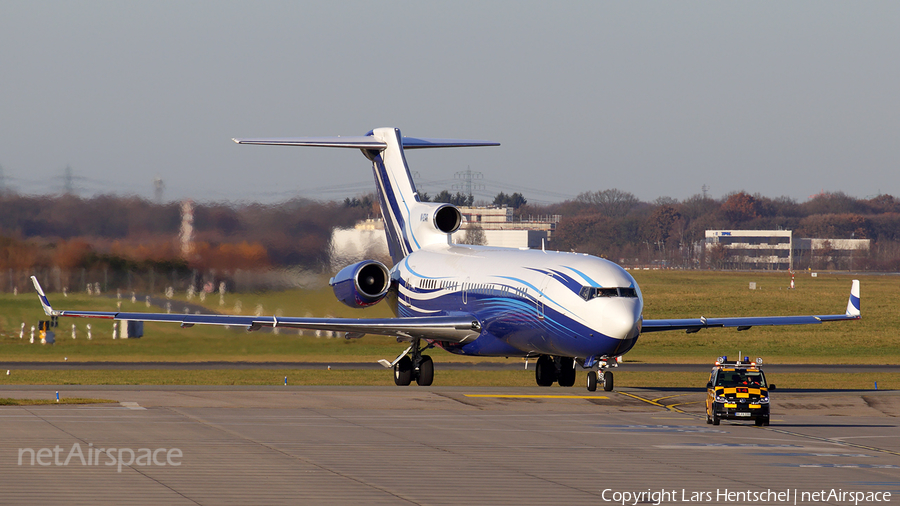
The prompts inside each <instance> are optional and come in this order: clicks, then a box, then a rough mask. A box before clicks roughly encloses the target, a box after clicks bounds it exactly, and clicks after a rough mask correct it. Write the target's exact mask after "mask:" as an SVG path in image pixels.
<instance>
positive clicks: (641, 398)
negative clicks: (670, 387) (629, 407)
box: [617, 392, 686, 414]
mask: <svg viewBox="0 0 900 506" xmlns="http://www.w3.org/2000/svg"><path fill="white" fill-rule="evenodd" d="M617 393H618V394H620V395H625V396H628V397H631V398H632V399H636V400H639V401H643V402H646V403H647V404H652V405H654V406H657V407H660V408H663V409H666V410H669V411H673V412H675V413H682V414H686V413H685V412H684V411H682V410H680V409H678V408H675V407H672V406H666V405H665V404H660V403H658V402H656V401H654V400H651V399H645V398H643V397H641V396H639V395H634V394H630V393H628V392H617ZM673 397H675V396H673Z"/></svg>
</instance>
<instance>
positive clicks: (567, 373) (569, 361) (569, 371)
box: [558, 357, 575, 387]
mask: <svg viewBox="0 0 900 506" xmlns="http://www.w3.org/2000/svg"><path fill="white" fill-rule="evenodd" d="M558 382H559V386H561V387H570V386H572V385H574V384H575V359H574V358H566V357H563V358H561V359H559V380H558Z"/></svg>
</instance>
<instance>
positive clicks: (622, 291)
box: [579, 286, 637, 300]
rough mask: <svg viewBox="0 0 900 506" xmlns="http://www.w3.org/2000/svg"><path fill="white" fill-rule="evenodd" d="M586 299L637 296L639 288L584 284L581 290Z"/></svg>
mask: <svg viewBox="0 0 900 506" xmlns="http://www.w3.org/2000/svg"><path fill="white" fill-rule="evenodd" d="M579 295H581V298H582V299H584V300H591V299H596V298H597V297H629V298H636V297H637V290H635V289H634V288H597V287H593V286H583V287H581V291H580V292H579Z"/></svg>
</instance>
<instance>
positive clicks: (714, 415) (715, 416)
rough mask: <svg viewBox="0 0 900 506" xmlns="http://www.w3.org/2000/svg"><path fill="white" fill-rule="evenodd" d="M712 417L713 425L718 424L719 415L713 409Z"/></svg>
mask: <svg viewBox="0 0 900 506" xmlns="http://www.w3.org/2000/svg"><path fill="white" fill-rule="evenodd" d="M712 418H713V419H712V422H713V425H719V422H720V420H719V415H717V414H716V412H715V411H713V417H712Z"/></svg>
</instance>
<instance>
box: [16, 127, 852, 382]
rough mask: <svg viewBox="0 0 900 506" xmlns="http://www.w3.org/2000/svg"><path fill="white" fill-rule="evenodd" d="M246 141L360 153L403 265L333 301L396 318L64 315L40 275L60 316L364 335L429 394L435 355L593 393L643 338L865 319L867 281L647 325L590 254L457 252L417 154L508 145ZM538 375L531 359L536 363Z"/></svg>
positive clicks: (390, 135) (351, 271) (342, 276)
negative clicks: (422, 179)
mask: <svg viewBox="0 0 900 506" xmlns="http://www.w3.org/2000/svg"><path fill="white" fill-rule="evenodd" d="M233 140H234V142H236V143H238V144H254V145H267V146H317V147H331V148H349V149H359V150H360V151H361V152H362V154H363V155H364V156H365V157H366V158H367V159H368V160H369V161H370V162H371V163H372V170H373V172H374V176H375V185H376V188H377V193H378V198H379V200H380V204H381V213H382V217H383V219H384V223H385V234H386V235H387V240H388V249H389V252H390V256H391V259H392V261H393V266H392V267H391V268H388V267H387V266H386V265H384V264H382V263H381V262H378V261H375V260H364V261H361V262H357V263H355V264H352V265H349V266H347V267H345V268H343V269H341V270H340V271H339V272H338V273H337V274H336V275H335V276H334V277H333V278H331V279H330V281H329V284H330V285H331V287H332V289H333V291H334V294H335V296H336V298H337V299H338V300H340V301H341V302H342V303H344V304H346V305H348V306H350V307H355V308H363V307H369V306H371V305H373V304H377V303H379V302H381V301H386V303H387V304H388V305H389V306H390V308H391V310H392V311H393V313H394V314H395V315H396V317H395V318H296V317H282V316H242V315H210V314H193V315H192V314H161V313H128V312H104V311H71V310H56V309H54V308H53V307H51V305H50V302H49V301H48V299H47V297H46V295H45V294H44V291H43V290H42V289H41V286H40V284H39V283H38V280H37V279H36V278H34V277H32V281H33V283H34V286H35V289H36V290H37V292H38V295H39V298H40V301H41V305H42V306H43V309H44V312H45V313H46V314H47V315H49V316H51V317H60V316H63V317H67V316H68V317H84V318H106V319H113V320H140V321H153V322H173V323H180V324H181V326H182V327H183V328H187V327H192V326H194V325H229V326H243V327H246V329H247V330H248V331H254V330H259V329H260V328H262V327H272V328H296V329H306V330H327V331H337V332H341V333H344V334H345V337H346V338H348V339H352V338H359V337H362V336H363V335H365V334H377V335H387V336H394V337H396V338H397V340H398V342H408V343H409V347H408V348H406V350H404V351H403V352H402V353H400V355H398V356H397V357H396V358H395V359H394V360H392V361H388V360H381V361H379V362H380V363H381V364H382V365H384V366H385V367H387V368H391V369H393V374H394V382H395V384H397V385H409V384H410V383H411V382H412V381H413V380H415V381H416V383H417V384H418V385H421V386H428V385H431V384H432V382H433V380H434V362H433V360H432V359H431V357H430V356H429V355H426V354H424V353H423V352H425V351H426V350H428V349H431V348H435V347H437V348H442V349H444V350H446V351H448V352H450V353H455V354H459V355H467V356H488V357H507V358H508V357H524V358H525V360H526V361H527V360H530V359H534V358H536V359H537V362H536V367H535V381H536V382H537V384H538V385H540V386H550V385H552V384H553V383H557V384H558V385H560V386H566V387H570V386H572V385H573V384H574V383H575V377H576V367H580V368H582V369H583V370H588V373H587V384H586V386H587V389H588V390H589V391H595V390H596V389H597V386H598V384H599V385H602V386H603V389H604V390H606V391H611V390H613V387H614V383H613V382H614V378H613V373H612V371H610V369H611V368H614V367H617V366H618V365H619V363H620V362H621V359H622V356H623V355H624V354H625V353H627V352H628V351H629V350H631V349H632V348H633V347H634V346H635V343H636V342H637V340H638V338H639V337H640V335H641V334H642V333H648V332H660V331H672V330H683V331H685V332H687V333H695V332H698V331H700V330H702V329H709V328H717V327H736V328H737V330H739V331H743V330H747V329H749V328H751V327H754V326H760V325H804V324H821V323H823V322H832V321H847V320H858V319H859V318H860V317H861V312H860V299H859V281H858V280H853V282H852V286H851V290H850V300H849V301H848V303H847V310H846V312H845V313H844V314H833V315H808V316H769V317H737V318H706V317H700V318H685V319H645V318H644V317H643V308H644V300H643V295H642V293H641V289H640V288H639V287H638V284H637V283H636V282H635V280H634V278H633V277H632V276H631V274H629V273H628V271H626V270H625V269H623V268H622V267H621V266H619V265H617V264H615V263H613V262H610V261H608V260H605V259H602V258H597V257H594V256H590V255H587V254H582V253H573V252H556V251H547V250H545V249H544V248H542V249H540V250H537V249H527V248H524V249H516V248H500V247H491V246H471V245H464V244H454V243H453V242H452V241H451V234H453V233H454V232H455V231H457V230H458V229H459V227H460V225H461V224H462V215H461V213H460V211H459V209H457V208H456V207H455V206H453V205H450V204H442V203H433V202H423V201H422V200H421V199H420V198H419V194H418V192H417V191H416V187H415V184H414V182H413V180H412V177H411V176H410V171H409V167H408V165H407V162H406V157H405V151H406V150H409V149H426V148H449V147H475V146H498V145H499V143H496V142H488V141H477V140H454V139H429V138H415V137H404V136H402V135H401V133H400V130H398V129H396V128H377V129H374V130H372V131H370V132H369V133H368V134H366V135H365V136H352V137H306V138H296V139H233ZM526 368H527V362H526Z"/></svg>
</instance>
